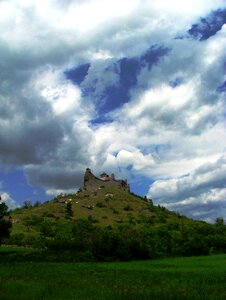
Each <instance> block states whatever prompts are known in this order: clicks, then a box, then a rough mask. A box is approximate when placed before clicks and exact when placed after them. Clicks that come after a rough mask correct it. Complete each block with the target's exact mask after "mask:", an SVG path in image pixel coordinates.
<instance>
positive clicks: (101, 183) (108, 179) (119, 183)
mask: <svg viewBox="0 0 226 300" xmlns="http://www.w3.org/2000/svg"><path fill="white" fill-rule="evenodd" d="M106 175H107V174H106ZM105 186H114V187H118V188H120V189H123V190H127V191H129V185H128V183H127V181H126V180H117V179H115V176H114V174H112V175H111V176H102V179H101V178H98V177H96V176H95V175H93V173H92V172H91V170H90V169H89V168H87V169H86V172H85V175H84V186H83V189H84V190H86V191H88V192H95V191H96V190H98V189H99V188H103V187H105Z"/></svg>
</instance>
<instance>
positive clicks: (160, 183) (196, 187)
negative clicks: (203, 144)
mask: <svg viewBox="0 0 226 300" xmlns="http://www.w3.org/2000/svg"><path fill="white" fill-rule="evenodd" d="M225 171H226V159H225V156H223V157H221V158H219V159H218V160H217V161H215V162H212V163H208V162H206V163H205V164H203V165H201V166H200V167H199V168H197V169H195V170H194V171H193V172H191V173H189V174H188V175H184V176H182V177H177V178H169V179H160V180H156V181H155V182H154V183H153V184H152V186H151V188H150V190H149V193H148V195H149V196H150V197H152V198H153V199H155V201H156V203H162V204H163V205H166V206H168V207H169V208H171V209H176V210H179V211H180V212H186V213H187V214H188V215H190V216H192V217H202V218H207V219H208V218H210V214H209V215H208V213H207V211H208V207H209V206H210V208H211V209H212V210H213V209H214V207H215V208H220V207H221V206H222V208H223V215H224V212H225V208H226V205H225V200H226V193H225V192H226V189H225V182H226V177H225ZM202 206H203V211H202ZM198 208H199V209H198ZM219 213H220V214H222V211H221V212H219V211H218V210H216V211H211V217H214V218H216V217H217V216H218V214H219ZM207 215H208V217H207Z"/></svg>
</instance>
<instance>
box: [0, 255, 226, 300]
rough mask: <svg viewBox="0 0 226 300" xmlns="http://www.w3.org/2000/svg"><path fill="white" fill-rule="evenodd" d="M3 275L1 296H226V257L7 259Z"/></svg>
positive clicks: (27, 299) (24, 299)
mask: <svg viewBox="0 0 226 300" xmlns="http://www.w3.org/2000/svg"><path fill="white" fill-rule="evenodd" d="M0 256H1V254H0ZM0 278H1V281H0V295H1V300H11V299H14V300H30V299H37V300H38V299H48V300H51V299H54V300H58V299H59V300H63V299H76V300H77V299H78V300H82V299H89V300H93V299H97V300H101V299H103V300H105V299H132V300H133V299H136V300H137V299H142V300H145V299H148V300H149V299H172V300H174V299H192V300H193V299H206V300H207V299H211V300H213V299H216V300H221V299H222V300H223V299H226V285H225V282H226V256H225V255H213V256H205V257H190V258H170V259H169V258H167V259H158V260H152V261H136V262H124V263H75V264H74V263H60V264H59V263H31V262H30V263H29V262H25V263H22V262H21V263H19V262H15V263H13V264H10V263H7V262H5V263H4V262H1V268H0Z"/></svg>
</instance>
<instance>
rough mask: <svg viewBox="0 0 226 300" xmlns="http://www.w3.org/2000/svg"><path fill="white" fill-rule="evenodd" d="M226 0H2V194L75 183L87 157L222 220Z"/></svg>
mask: <svg viewBox="0 0 226 300" xmlns="http://www.w3.org/2000/svg"><path fill="white" fill-rule="evenodd" d="M225 23H226V1H225V0H216V1H212V0H199V1H197V0H191V1H187V2H186V3H184V2H181V1H179V0H172V1H164V0H152V1H151V0H145V1H141V0H128V1H127V0H125V1H119V0H114V1H112V0H83V1H80V0H77V1H71V0H67V1H59V0H58V1H57V0H46V1H45V2H42V1H32V0H20V1H19V0H14V1H7V0H5V1H1V2H0V29H1V35H0V52H1V60H0V193H1V195H2V198H3V200H4V201H6V203H7V204H8V205H9V207H10V208H15V207H17V206H20V205H22V204H23V202H24V201H32V202H33V203H34V202H35V201H45V200H48V199H52V198H53V197H54V196H55V195H57V194H59V193H61V192H63V193H71V192H76V191H77V189H78V188H79V187H81V186H82V183H83V173H84V171H85V169H86V168H87V167H90V168H91V169H92V170H93V172H94V173H95V174H96V175H98V174H100V173H101V172H103V171H105V172H108V173H110V174H111V173H112V172H114V173H115V175H116V177H118V178H127V179H128V180H129V182H130V185H131V189H132V191H133V192H136V193H138V194H141V195H147V196H148V197H150V198H152V199H153V202H154V203H155V204H160V205H164V206H166V207H168V208H169V209H172V210H175V211H178V212H180V213H182V214H185V215H187V216H189V217H193V218H196V219H201V220H206V221H209V222H213V221H214V220H215V218H216V217H219V216H220V217H223V218H225V219H226V175H225V174H226V130H225V129H226V128H225V127H226V122H225V116H226V112H225V100H226V99H225V97H226V95H225V93H226V54H225V48H226V24H225Z"/></svg>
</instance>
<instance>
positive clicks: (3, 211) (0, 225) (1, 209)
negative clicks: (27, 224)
mask: <svg viewBox="0 0 226 300" xmlns="http://www.w3.org/2000/svg"><path fill="white" fill-rule="evenodd" d="M8 215H9V213H8V206H7V205H6V204H5V203H0V244H1V243H2V240H3V238H6V237H9V234H10V228H11V227H12V223H11V221H9V220H6V219H5V217H6V216H8Z"/></svg>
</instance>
